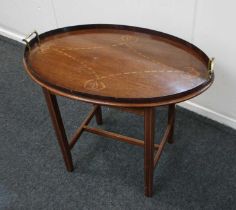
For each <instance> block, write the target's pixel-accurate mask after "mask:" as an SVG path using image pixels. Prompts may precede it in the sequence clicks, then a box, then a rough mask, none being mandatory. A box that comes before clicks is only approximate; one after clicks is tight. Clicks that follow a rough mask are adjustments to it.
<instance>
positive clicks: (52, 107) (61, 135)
mask: <svg viewBox="0 0 236 210" xmlns="http://www.w3.org/2000/svg"><path fill="white" fill-rule="evenodd" d="M43 93H44V96H45V99H46V102H47V106H48V110H49V114H50V116H51V119H52V124H53V126H54V129H55V133H56V136H57V140H58V143H59V145H60V148H61V152H62V155H63V158H64V161H65V165H66V168H67V170H68V171H73V163H72V157H71V153H70V148H69V144H68V141H67V137H66V132H65V128H64V125H63V122H62V118H61V114H60V110H59V107H58V104H57V99H56V96H55V95H53V94H51V93H50V92H49V91H48V90H46V89H44V88H43Z"/></svg>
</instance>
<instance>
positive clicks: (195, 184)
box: [0, 37, 236, 210]
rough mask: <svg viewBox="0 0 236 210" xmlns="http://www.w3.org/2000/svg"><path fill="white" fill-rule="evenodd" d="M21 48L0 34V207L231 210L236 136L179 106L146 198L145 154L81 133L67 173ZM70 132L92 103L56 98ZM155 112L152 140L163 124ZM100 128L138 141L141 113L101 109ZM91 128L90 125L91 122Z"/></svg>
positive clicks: (235, 200) (235, 203)
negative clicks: (170, 140) (171, 141)
mask: <svg viewBox="0 0 236 210" xmlns="http://www.w3.org/2000/svg"><path fill="white" fill-rule="evenodd" d="M22 56H23V45H21V44H19V43H17V42H14V41H10V40H9V39H6V38H3V37H0V209H1V210H3V209H4V210H5V209H9V210H15V209H16V210H17V209H22V210H27V209H34V210H36V209H50V210H51V209H55V210H60V209H63V210H64V209H65V210H73V209H79V210H80V209H92V210H93V209H94V210H100V209H101V210H106V209H108V210H110V209H111V210H113V209H121V210H123V209H134V210H138V209H142V210H144V209H161V210H164V209H168V210H171V209H181V210H183V209H188V210H189V209H212V210H213V209H214V210H216V209H224V210H230V209H236V131H235V130H233V129H230V128H227V127H225V126H223V125H220V124H218V123H216V122H213V121H211V120H209V119H206V118H204V117H201V116H198V115H196V114H194V113H192V112H189V111H187V110H184V109H182V108H178V109H177V119H176V130H175V139H176V143H175V144H173V145H166V148H165V151H164V153H163V155H162V157H161V160H160V163H159V165H158V167H157V168H156V170H155V176H154V196H153V198H146V197H144V195H143V149H142V148H139V147H135V146H131V145H128V144H126V143H121V142H117V141H110V140H108V139H105V138H102V137H99V136H96V135H92V134H83V135H82V136H81V139H80V141H79V142H78V144H77V145H76V146H75V148H74V150H73V160H74V165H75V170H74V172H72V173H68V172H66V170H65V167H64V163H63V161H62V157H61V153H60V150H59V146H58V145H57V142H56V138H55V135H54V131H53V129H52V126H51V122H50V119H49V116H48V111H47V109H46V105H45V102H44V98H43V95H42V92H41V89H40V88H39V87H38V86H37V85H36V84H34V83H33V82H32V81H31V80H30V79H29V77H28V76H27V75H26V73H25V71H24V70H23V66H22ZM59 104H60V107H61V111H62V115H63V117H64V119H65V120H64V121H65V127H66V129H67V131H68V134H69V135H70V134H72V133H73V131H74V130H75V129H76V127H77V126H78V125H79V124H80V122H81V121H82V120H83V118H84V117H85V116H86V114H87V112H88V111H89V110H90V106H89V105H87V104H84V103H79V102H75V101H71V100H65V99H63V98H59ZM166 111H167V110H166V108H159V109H157V122H156V128H157V135H156V137H157V139H158V138H159V137H160V134H161V133H162V132H163V129H164V126H165V123H166ZM103 116H104V124H103V125H102V127H103V128H106V129H108V130H113V131H117V132H120V133H123V134H127V135H130V136H133V137H138V138H143V120H142V118H141V117H139V116H135V115H132V114H128V113H123V112H119V111H117V110H114V109H108V108H104V109H103ZM92 123H93V124H94V125H95V123H94V122H92Z"/></svg>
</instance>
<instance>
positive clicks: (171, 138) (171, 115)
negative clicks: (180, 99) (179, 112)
mask: <svg viewBox="0 0 236 210" xmlns="http://www.w3.org/2000/svg"><path fill="white" fill-rule="evenodd" d="M174 123H175V104H170V105H169V106H168V125H170V134H169V137H168V143H170V144H172V143H174V126H175V125H174Z"/></svg>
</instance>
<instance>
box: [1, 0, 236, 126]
mask: <svg viewBox="0 0 236 210" xmlns="http://www.w3.org/2000/svg"><path fill="white" fill-rule="evenodd" d="M235 8H236V1H233V0H228V1H215V0H145V1H144V0H119V1H115V0H113V1H112V0H99V1H94V0H70V1H66V0H57V1H56V0H21V1H19V0H0V34H2V35H5V36H8V37H10V38H13V39H15V40H18V41H19V40H21V39H22V38H23V37H24V36H25V35H26V34H28V33H30V32H32V31H33V30H34V29H36V30H37V31H38V32H39V33H41V32H44V31H47V30H51V29H54V28H57V27H64V26H68V25H77V24H88V23H113V24H126V25H135V26H141V27H147V28H152V29H156V30H159V31H164V32H167V33H170V34H173V35H175V36H178V37H181V38H184V39H186V40H188V41H190V42H193V43H194V44H195V45H197V46H199V47H200V48H201V49H203V50H204V51H205V52H206V53H207V54H208V55H209V56H210V57H216V68H215V73H216V80H215V83H214V85H213V86H212V87H211V88H210V89H209V90H208V91H207V92H205V93H204V94H202V95H201V96H198V97H197V98H195V99H193V100H191V101H190V102H184V103H182V104H181V105H182V106H184V107H186V108H188V109H191V110H193V111H195V112H198V113H200V114H202V115H204V116H207V117H209V118H212V119H214V120H217V121H219V122H221V123H224V124H226V125H229V126H231V127H233V128H236V93H235V91H236V69H234V59H235V56H236V41H235V37H236V27H234V25H235V20H236V13H235V12H234V10H235Z"/></svg>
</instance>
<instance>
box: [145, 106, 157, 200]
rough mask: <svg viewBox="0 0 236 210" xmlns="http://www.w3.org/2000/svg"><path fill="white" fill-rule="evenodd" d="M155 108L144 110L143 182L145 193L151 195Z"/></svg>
mask: <svg viewBox="0 0 236 210" xmlns="http://www.w3.org/2000/svg"><path fill="white" fill-rule="evenodd" d="M154 128H155V108H145V111H144V182H145V195H146V196H148V197H152V193H153V170H154V164H153V163H154V132H155V131H154V130H155V129H154Z"/></svg>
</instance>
